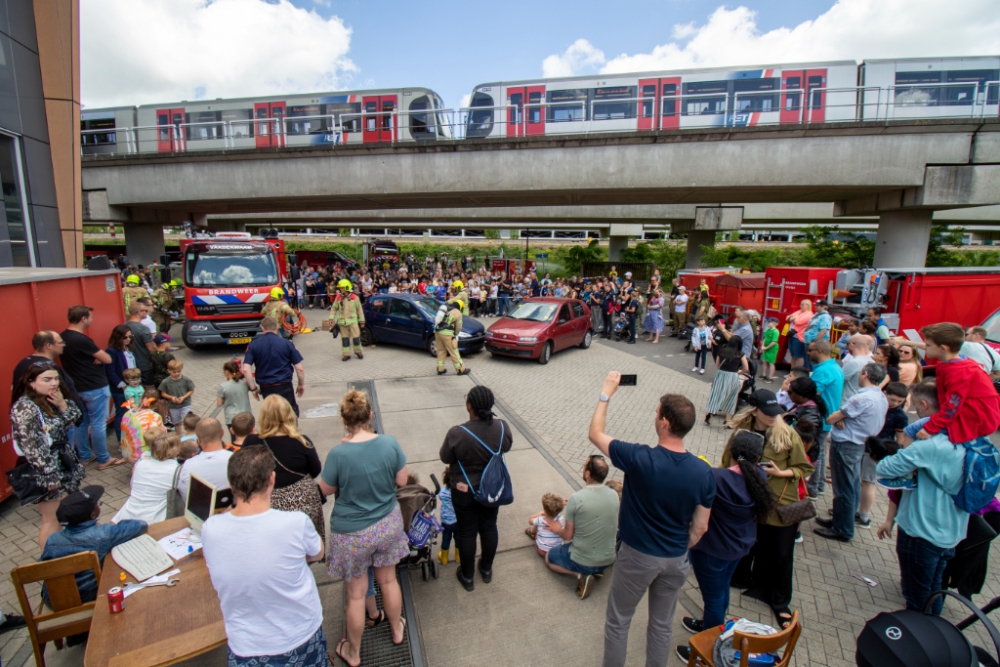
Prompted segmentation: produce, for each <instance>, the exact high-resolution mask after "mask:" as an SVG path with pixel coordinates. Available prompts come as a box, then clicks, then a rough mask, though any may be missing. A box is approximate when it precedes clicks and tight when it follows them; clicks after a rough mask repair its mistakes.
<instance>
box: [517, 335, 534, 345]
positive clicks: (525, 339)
mask: <svg viewBox="0 0 1000 667" xmlns="http://www.w3.org/2000/svg"><path fill="white" fill-rule="evenodd" d="M518 340H519V341H521V342H522V343H537V342H538V336H521V337H520V338H518Z"/></svg>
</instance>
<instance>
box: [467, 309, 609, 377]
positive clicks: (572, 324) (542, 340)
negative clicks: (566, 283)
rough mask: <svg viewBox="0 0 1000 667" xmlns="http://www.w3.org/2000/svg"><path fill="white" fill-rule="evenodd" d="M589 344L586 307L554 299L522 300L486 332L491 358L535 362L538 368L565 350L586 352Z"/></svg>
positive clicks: (588, 323)
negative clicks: (507, 357)
mask: <svg viewBox="0 0 1000 667" xmlns="http://www.w3.org/2000/svg"><path fill="white" fill-rule="evenodd" d="M593 340H594V333H593V331H591V329H590V308H588V307H587V304H585V303H584V302H583V301H580V300H579V299H562V298H558V297H541V298H534V299H525V300H524V301H522V302H521V303H519V304H517V306H515V307H514V309H513V310H512V311H510V313H508V314H507V315H506V316H504V317H501V318H500V319H499V320H497V321H496V322H494V323H493V324H492V325H491V326H490V328H489V329H487V330H486V349H487V350H489V351H490V353H491V354H502V355H506V356H509V357H524V358H525V359H538V363H540V364H547V363H549V359H551V358H552V353H553V352H558V351H559V350H564V349H566V348H567V347H572V346H574V345H575V346H577V347H582V348H583V349H585V350H586V349H587V348H588V347H590V344H591V342H593Z"/></svg>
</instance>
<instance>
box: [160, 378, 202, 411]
mask: <svg viewBox="0 0 1000 667" xmlns="http://www.w3.org/2000/svg"><path fill="white" fill-rule="evenodd" d="M158 389H159V390H160V391H161V392H166V393H168V394H170V395H171V396H173V397H174V398H177V397H178V396H183V395H184V394H186V393H188V392H189V391H192V390H193V389H194V382H193V381H192V380H191V378H186V377H184V376H183V375H182V376H180V378H179V379H177V380H175V379H173V378H169V377H168V378H167V379H166V380H164V381H163V382H161V383H160V386H159V387H158ZM188 405H191V397H190V396H188V397H187V398H185V399H184V400H183V401H181V402H180V403H174V402H173V401H169V402H168V403H167V407H168V408H173V409H174V410H177V409H178V408H183V407H187V406H188Z"/></svg>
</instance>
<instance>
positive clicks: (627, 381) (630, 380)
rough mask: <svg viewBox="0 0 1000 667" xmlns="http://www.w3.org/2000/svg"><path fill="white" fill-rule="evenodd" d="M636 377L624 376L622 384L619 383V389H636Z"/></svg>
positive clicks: (633, 375)
mask: <svg viewBox="0 0 1000 667" xmlns="http://www.w3.org/2000/svg"><path fill="white" fill-rule="evenodd" d="M636 377H637V376H636V375H635V374H634V373H633V374H632V375H623V376H622V379H621V382H619V383H618V386H619V387H634V386H635V383H636Z"/></svg>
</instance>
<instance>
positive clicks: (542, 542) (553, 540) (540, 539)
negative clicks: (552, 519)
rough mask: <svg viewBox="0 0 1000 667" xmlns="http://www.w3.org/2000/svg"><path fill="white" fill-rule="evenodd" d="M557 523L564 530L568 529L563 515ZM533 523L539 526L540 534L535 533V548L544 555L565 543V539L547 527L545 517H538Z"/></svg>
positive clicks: (558, 518)
mask: <svg viewBox="0 0 1000 667" xmlns="http://www.w3.org/2000/svg"><path fill="white" fill-rule="evenodd" d="M556 521H558V522H559V525H560V526H562V527H563V528H565V527H566V522H565V521H564V520H563V515H562V514H560V515H558V516H557V517H556ZM532 523H534V524H535V525H536V526H538V532H537V533H535V546H536V547H538V550H539V551H541V552H542V553H546V554H547V553H548V552H549V550H551V549H552V547H558V546H560V545H561V544H562V543H563V539H562V538H561V537H559V536H558V535H556V534H555V533H553V532H552V531H551V530H549V528H548V526H546V525H545V517H544V516H536V517H535V520H534V521H533V522H532Z"/></svg>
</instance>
